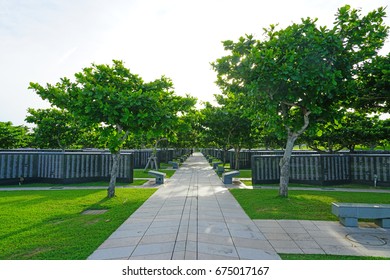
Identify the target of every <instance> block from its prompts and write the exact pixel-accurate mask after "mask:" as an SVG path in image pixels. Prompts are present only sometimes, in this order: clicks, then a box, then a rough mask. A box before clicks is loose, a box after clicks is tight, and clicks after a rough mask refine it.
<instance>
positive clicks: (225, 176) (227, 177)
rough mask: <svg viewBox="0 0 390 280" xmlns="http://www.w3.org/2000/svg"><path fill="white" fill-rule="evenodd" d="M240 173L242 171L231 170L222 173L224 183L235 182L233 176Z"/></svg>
mask: <svg viewBox="0 0 390 280" xmlns="http://www.w3.org/2000/svg"><path fill="white" fill-rule="evenodd" d="M238 175H240V171H230V172H226V173H223V174H222V182H223V183H224V184H233V177H235V176H238Z"/></svg>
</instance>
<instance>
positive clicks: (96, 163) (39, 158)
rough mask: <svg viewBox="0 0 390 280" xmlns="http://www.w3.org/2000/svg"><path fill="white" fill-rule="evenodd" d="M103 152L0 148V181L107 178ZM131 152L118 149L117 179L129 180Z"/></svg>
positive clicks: (109, 161)
mask: <svg viewBox="0 0 390 280" xmlns="http://www.w3.org/2000/svg"><path fill="white" fill-rule="evenodd" d="M111 165H112V157H111V154H110V153H107V152H20V151H19V152H1V153H0V184H3V185H4V184H18V183H19V182H22V183H34V182H48V183H64V184H66V183H78V182H91V181H97V180H103V181H106V180H109V179H110V171H111ZM133 166H134V158H133V154H132V153H121V157H120V160H119V172H118V178H117V180H118V181H123V182H129V183H131V182H133Z"/></svg>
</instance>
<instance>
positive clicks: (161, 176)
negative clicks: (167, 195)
mask: <svg viewBox="0 0 390 280" xmlns="http://www.w3.org/2000/svg"><path fill="white" fill-rule="evenodd" d="M148 173H149V174H150V175H153V176H154V177H156V184H164V178H165V176H166V175H167V174H165V173H162V172H158V171H155V170H149V172H148Z"/></svg>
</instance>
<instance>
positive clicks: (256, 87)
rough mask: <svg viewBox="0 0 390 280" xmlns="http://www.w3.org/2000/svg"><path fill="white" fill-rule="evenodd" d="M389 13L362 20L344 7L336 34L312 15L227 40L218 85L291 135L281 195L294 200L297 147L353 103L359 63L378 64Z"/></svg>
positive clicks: (282, 164)
mask: <svg viewBox="0 0 390 280" xmlns="http://www.w3.org/2000/svg"><path fill="white" fill-rule="evenodd" d="M384 16H385V11H384V9H383V8H379V9H377V10H375V11H372V12H370V13H368V14H367V15H366V16H363V17H362V16H361V15H360V11H359V10H355V9H351V8H350V6H348V5H347V6H344V7H342V8H340V9H339V10H338V13H337V15H336V21H335V26H334V27H333V28H332V29H328V28H327V27H318V26H317V25H316V20H312V19H310V18H307V19H302V21H301V23H299V24H292V25H290V26H288V27H287V28H285V29H281V30H277V27H276V26H275V25H271V26H270V28H268V29H264V30H265V32H266V37H265V38H264V40H255V39H254V38H253V36H251V35H247V36H246V37H241V38H240V39H239V41H238V42H236V43H234V42H233V41H225V42H224V47H225V50H227V51H229V52H230V55H227V56H224V57H222V58H220V59H218V60H217V61H216V62H214V63H213V64H212V65H213V67H214V69H215V70H216V71H217V74H218V76H217V77H218V78H217V83H218V85H219V86H220V87H221V88H222V89H223V90H225V91H229V92H232V93H234V94H236V95H240V96H243V98H244V100H247V101H249V102H248V106H247V108H251V114H252V115H253V117H254V118H256V116H257V115H258V113H259V114H260V115H262V116H264V115H265V116H267V117H266V118H265V119H266V122H265V125H266V127H268V128H269V129H270V130H271V131H272V132H274V133H275V134H281V133H285V134H286V135H287V137H286V138H287V141H286V147H285V152H284V155H283V158H282V159H281V161H280V174H281V175H280V188H279V195H280V196H284V197H287V196H288V181H289V170H290V158H291V154H292V150H293V147H294V143H295V141H296V140H297V139H298V137H299V136H300V135H302V134H303V133H304V132H305V131H306V129H307V128H308V126H309V123H310V121H317V120H319V119H322V120H330V119H332V118H333V117H334V116H337V114H340V113H342V111H343V109H346V108H348V107H347V106H350V102H351V100H352V99H355V97H356V95H357V90H356V73H357V68H358V65H359V64H360V63H363V62H364V61H366V60H368V59H372V58H373V57H374V56H375V55H376V54H377V52H378V50H379V49H380V48H381V47H382V46H383V44H384V42H385V39H386V37H387V32H388V27H387V26H386V25H385V24H384V23H383V17H384Z"/></svg>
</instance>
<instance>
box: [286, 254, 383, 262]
mask: <svg viewBox="0 0 390 280" xmlns="http://www.w3.org/2000/svg"><path fill="white" fill-rule="evenodd" d="M279 256H280V257H281V258H282V260H325V261H327V260H390V258H381V257H365V256H343V255H323V254H279Z"/></svg>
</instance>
